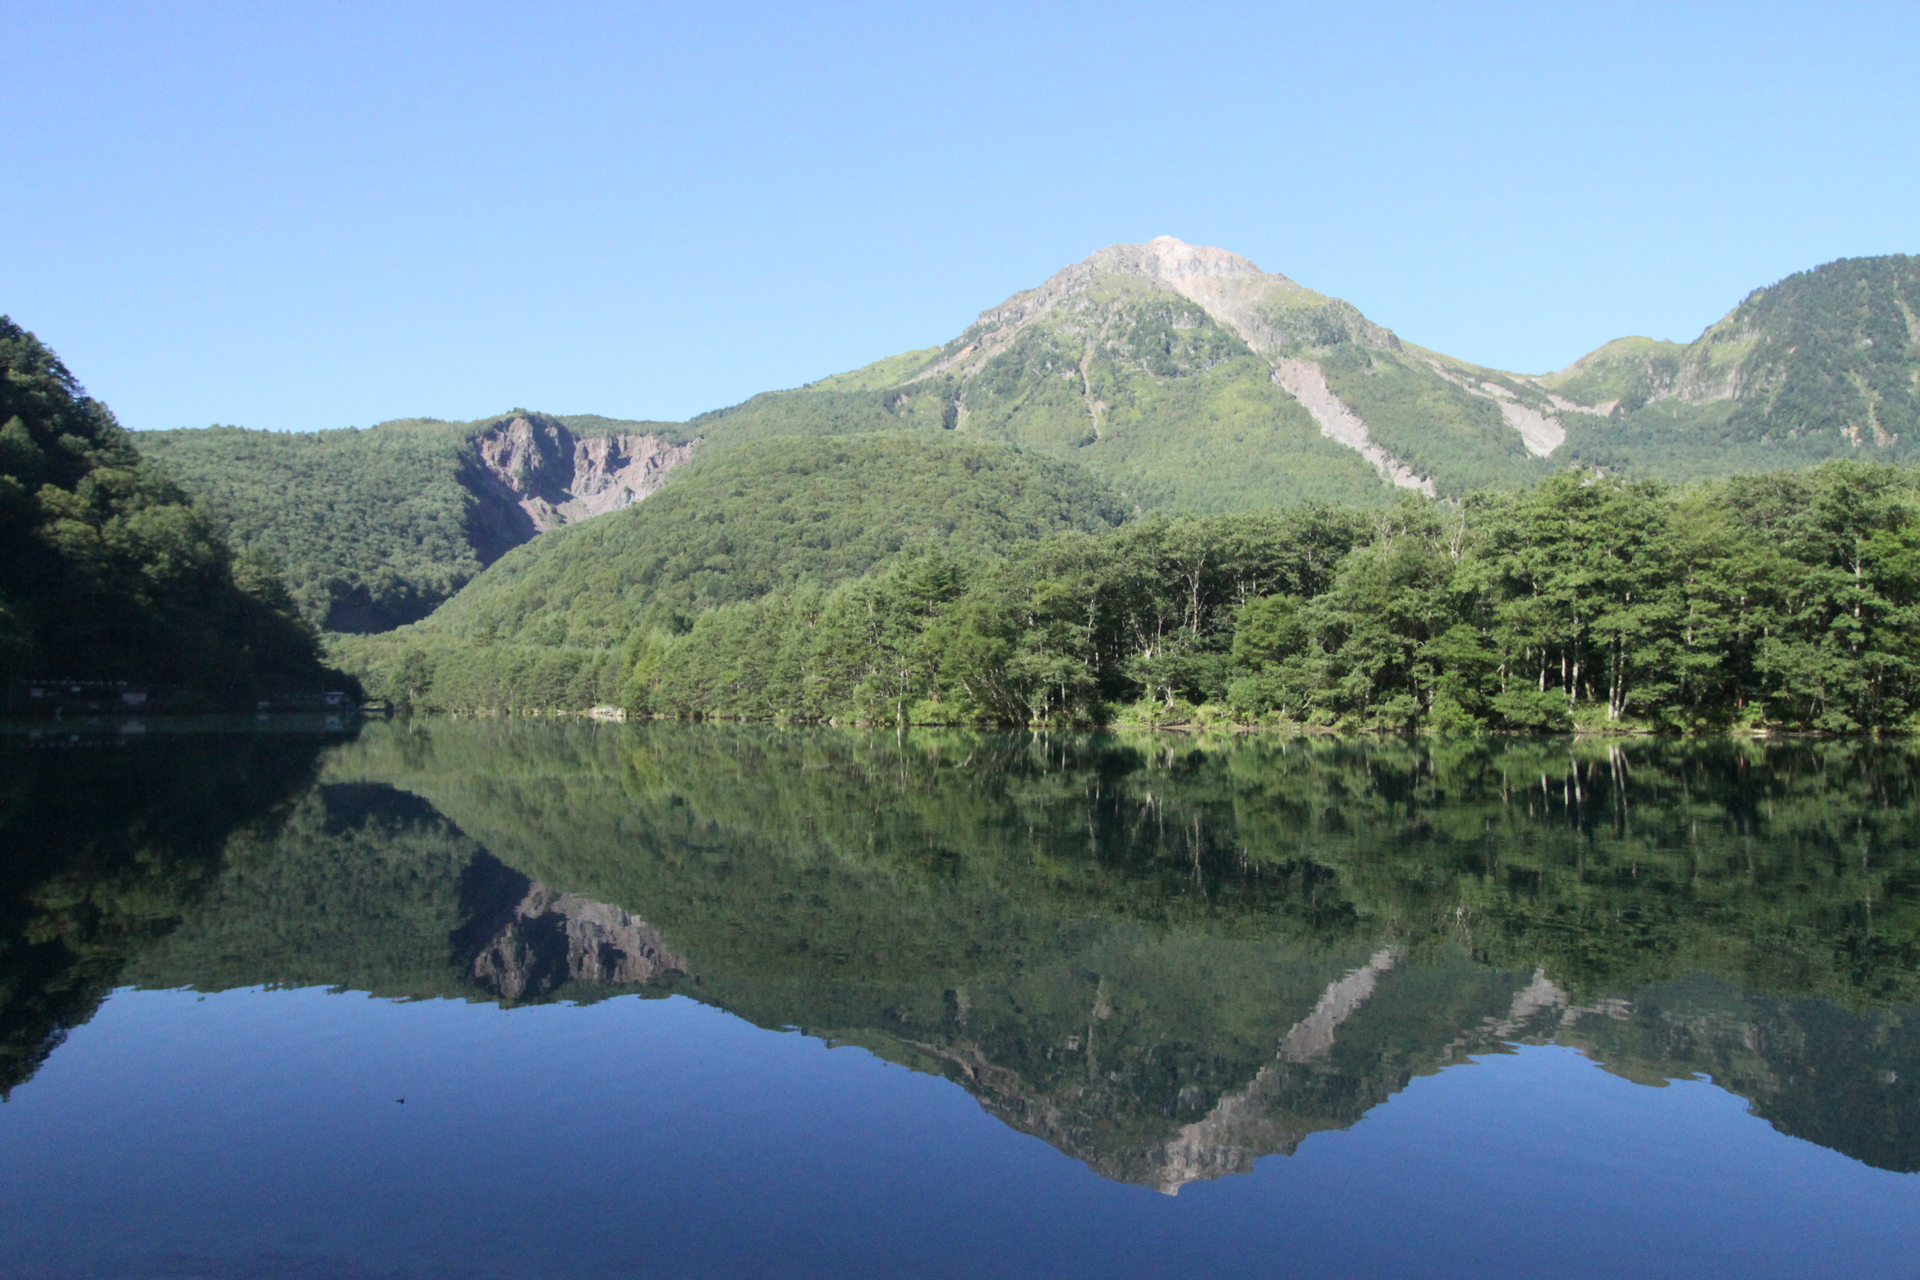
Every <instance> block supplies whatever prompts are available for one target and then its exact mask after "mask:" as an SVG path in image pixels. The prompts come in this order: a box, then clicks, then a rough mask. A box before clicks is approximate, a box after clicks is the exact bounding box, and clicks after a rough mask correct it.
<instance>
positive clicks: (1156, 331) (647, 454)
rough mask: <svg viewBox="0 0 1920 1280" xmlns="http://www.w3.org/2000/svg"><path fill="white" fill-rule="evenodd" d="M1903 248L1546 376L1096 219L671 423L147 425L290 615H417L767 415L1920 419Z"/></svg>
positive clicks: (875, 428)
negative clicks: (1074, 251) (277, 590)
mask: <svg viewBox="0 0 1920 1280" xmlns="http://www.w3.org/2000/svg"><path fill="white" fill-rule="evenodd" d="M1917 295H1920V259H1915V258H1912V257H1908V256H1905V255H1893V256H1888V257H1878V258H1856V259H1841V260H1839V261H1837V262H1832V263H1828V264H1826V265H1824V266H1821V267H1817V268H1814V269H1812V270H1810V271H1804V272H1800V273H1798V274H1796V275H1793V276H1789V277H1788V278H1786V279H1785V280H1782V281H1780V282H1779V283H1777V284H1775V285H1771V286H1768V287H1766V288H1762V289H1758V290H1755V291H1754V292H1753V293H1752V294H1750V295H1749V296H1748V297H1747V298H1746V299H1745V300H1744V301H1742V302H1741V303H1740V304H1739V306H1737V307H1736V308H1734V310H1733V311H1732V312H1730V313H1729V314H1728V315H1727V316H1726V317H1724V318H1723V319H1721V320H1720V321H1718V322H1716V323H1715V324H1713V325H1711V326H1709V327H1708V328H1707V330H1706V331H1705V332H1704V333H1702V334H1701V336H1700V337H1699V338H1697V339H1695V340H1694V341H1693V342H1691V343H1684V344H1683V343H1676V342H1664V341H1657V340H1655V339H1651V338H1637V337H1636V338H1622V339H1618V340H1616V341H1614V342H1610V343H1607V344H1606V345H1604V346H1602V347H1600V348H1598V349H1597V350H1595V351H1593V352H1590V353H1588V354H1587V355H1585V356H1582V357H1581V358H1580V359H1579V360H1577V361H1575V362H1574V363H1573V364H1571V365H1569V366H1568V367H1567V368H1565V369H1562V370H1560V371H1558V372H1555V373H1549V374H1542V375H1527V374H1517V373H1510V372H1505V371H1502V370H1498V369H1492V368H1488V367H1485V366H1481V365H1476V364H1472V363H1470V362H1467V361H1464V360H1460V359H1456V358H1454V357H1452V356H1448V355H1445V354H1442V353H1440V352H1437V351H1432V350H1428V349H1426V348H1423V347H1420V346H1417V345H1415V344H1413V343H1410V342H1407V341H1405V340H1403V339H1401V338H1400V337H1399V336H1398V335H1396V334H1395V333H1393V332H1392V331H1391V330H1389V329H1387V328H1385V327H1383V326H1381V325H1379V324H1377V323H1375V322H1373V321H1372V320H1369V319H1368V318H1367V317H1366V316H1365V315H1364V314H1363V313H1362V312H1361V311H1360V310H1359V308H1357V307H1355V306H1354V305H1353V304H1351V303H1349V302H1346V301H1343V300H1341V299H1338V298H1333V297H1329V296H1327V295H1325V294H1321V293H1317V292H1315V291H1314V290H1312V289H1309V288H1307V287H1305V286H1303V285H1301V284H1298V283H1296V282H1295V281H1293V280H1291V279H1289V278H1287V277H1286V276H1283V275H1278V274H1273V273H1269V272H1265V271H1262V270H1261V269H1260V268H1259V267H1258V266H1256V265H1255V264H1254V263H1252V262H1251V261H1249V260H1247V259H1246V258H1243V257H1240V256H1238V255H1236V254H1233V253H1230V252H1227V251H1226V250H1223V249H1218V248H1209V247H1204V246H1195V245H1189V244H1186V243H1184V242H1182V241H1179V240H1176V239H1174V238H1172V237H1170V236H1160V237H1157V238H1156V239H1153V240H1150V241H1148V242H1147V243H1145V244H1137V245H1129V244H1122V245H1112V246H1109V247H1107V248H1105V249H1101V250H1099V251H1098V252H1096V253H1093V254H1091V255H1089V256H1088V257H1087V258H1086V259H1084V260H1082V261H1081V262H1078V263H1074V264H1072V265H1070V266H1067V267H1064V268H1062V269H1061V270H1060V271H1058V272H1056V273H1055V274H1054V275H1053V276H1051V277H1049V278H1048V279H1047V280H1046V281H1044V282H1042V283H1041V284H1039V285H1038V286H1036V287H1034V288H1031V289H1026V290H1023V291H1021V292H1019V293H1016V294H1014V295H1013V296H1012V297H1010V298H1008V299H1006V300H1005V301H1003V302H1001V303H1000V304H998V305H997V306H994V307H990V308H988V309H987V310H985V311H983V312H981V313H980V315H979V317H978V318H977V319H976V320H975V321H974V322H973V323H972V324H971V325H969V326H968V327H967V328H966V330H964V331H963V332H962V333H961V334H959V335H958V336H956V337H955V338H953V339H952V340H951V341H949V342H947V343H945V344H944V345H942V346H939V347H932V348H926V349H923V350H917V351H908V352H903V353H901V354H899V355H896V356H890V357H888V358H886V359H883V360H879V361H876V362H874V363H873V364H870V365H867V366H865V367H864V368H861V369H856V370H852V371H850V372H847V373H841V374H836V375H833V376H831V377H827V378H824V379H821V380H820V381H818V382H814V383H810V384H808V385H806V386H804V387H799V388H795V389H792V390H786V391H773V392H766V393H763V394H761V395H757V396H754V397H752V398H751V399H748V400H746V401H744V402H742V403H740V404H737V405H733V406H731V407H728V408H725V409H720V410H715V411H713V412H711V413H706V414H702V415H700V416H698V417H696V418H693V419H691V420H690V421H688V422H685V423H662V422H629V421H624V420H616V419H606V418H600V417H596V416H592V415H579V416H572V417H564V416H562V417H555V416H551V415H546V414H540V413H531V412H528V411H525V410H514V411H512V412H510V413H506V414H501V415H497V416H495V417H492V418H487V419H480V420H477V421H475V422H471V423H444V422H437V421H434V420H430V419H406V420H397V421H394V422H389V423H383V424H380V425H379V426H377V427H374V428H371V429H369V430H365V431H357V432H321V433H316V434H314V435H289V434H281V433H271V432H242V431H239V430H238V429H235V428H206V429H203V430H198V431H169V432H148V433H141V434H140V435H139V437H138V441H139V445H140V448H141V449H142V451H143V452H145V453H147V454H148V455H149V456H151V457H154V458H155V459H156V460H158V461H160V462H162V463H163V464H164V465H166V466H167V467H168V469H169V470H170V471H172V472H173V473H174V474H175V475H176V476H177V477H178V478H179V481H180V483H181V484H182V486H183V487H184V488H185V489H186V490H187V491H188V492H189V493H190V494H192V495H193V496H195V497H196V498H200V499H202V500H204V501H207V502H208V503H210V504H211V506H212V508H213V509H214V511H215V512H216V513H217V514H219V515H221V516H222V517H223V518H224V519H225V520H226V521H227V523H228V528H229V533H230V534H231V536H233V538H234V540H235V541H236V542H237V543H239V544H240V545H242V546H245V547H248V548H251V549H255V550H260V551H264V552H265V553H266V554H268V555H269V556H271V557H272V558H274V559H275V560H276V561H278V562H279V563H280V564H281V565H282V567H283V569H284V570H285V572H286V574H287V577H288V579H289V582H290V584H291V585H292V588H293V591H294V594H295V597H296V599H297V600H298V601H299V603H300V605H301V606H302V608H303V610H304V611H305V612H306V614H307V616H308V617H309V618H311V619H312V620H313V621H315V622H316V623H319V624H320V625H323V626H325V627H327V628H329V629H332V630H343V631H379V630H385V629H389V628H391V627H394V626H398V625H401V624H404V623H406V622H410V621H414V620H417V619H419V618H422V617H424V616H426V614H427V613H429V612H431V611H432V610H433V609H434V608H436V607H437V606H438V605H439V604H440V603H442V602H444V601H445V600H447V599H448V598H450V597H451V596H452V594H453V593H454V592H456V591H457V590H459V589H460V587H461V586H462V585H464V583H465V582H467V581H468V580H469V579H471V578H473V577H474V576H475V575H476V574H478V573H479V572H480V570H481V569H483V568H485V567H486V566H487V565H488V564H491V563H492V562H493V561H494V560H496V559H498V558H499V556H500V555H502V554H504V553H505V551H507V550H509V549H511V548H512V547H514V546H517V545H519V544H521V543H523V542H525V541H527V540H528V539H530V538H532V537H534V536H535V535H536V534H538V533H541V532H544V531H547V530H550V529H553V528H556V527H559V526H560V525H562V524H566V523H573V522H577V521H579V520H582V519H587V518H591V517H594V516H596V515H600V514H605V513H607V512H611V511H615V510H619V509H620V508H622V507H624V506H627V505H630V504H631V503H633V502H637V501H640V500H641V499H643V498H645V497H646V496H647V495H648V494H650V493H652V492H653V491H654V490H655V489H657V488H658V487H659V485H660V484H661V483H662V482H664V481H665V480H666V479H667V477H668V475H669V473H670V472H671V471H672V470H674V469H675V468H676V467H678V466H679V465H681V464H682V463H684V462H686V461H688V460H690V459H692V458H694V457H696V456H711V455H715V454H719V453H724V452H729V451H731V450H733V449H735V448H738V447H741V446H744V445H749V444H754V443H756V442H761V441H769V440H780V439H792V438H797V437H819V436H839V435H850V434H871V433H881V432H902V431H905V432H932V433H951V434H952V435H954V436H956V437H964V438H968V439H971V440H975V441H979V442H983V443H984V442H991V443H996V444H1001V445H1006V446H1011V447H1013V448H1016V449H1020V450H1024V451H1029V452H1034V453H1039V454H1043V455H1051V456H1053V457H1056V458H1060V459H1064V460H1068V461H1071V462H1072V463H1074V464H1076V465H1078V466H1080V467H1082V468H1084V469H1086V470H1087V471H1088V472H1091V473H1092V475H1093V477H1095V478H1097V479H1098V480H1099V481H1103V482H1105V483H1106V484H1108V485H1110V486H1112V488H1113V489H1114V490H1115V491H1116V492H1117V493H1118V494H1119V495H1120V496H1121V498H1122V499H1123V501H1125V502H1126V504H1127V505H1128V506H1129V507H1131V508H1132V509H1133V510H1135V511H1138V512H1147V511H1164V512H1168V513H1206V512H1227V511H1236V510H1260V509H1269V508H1276V507H1282V506H1287V505H1291V504H1294V503H1298V502H1302V501H1330V502H1340V503H1349V504H1357V505H1370V504H1376V503H1379V502H1382V501H1386V500H1389V499H1391V497H1392V495H1393V494H1394V493H1395V492H1396V490H1400V489H1409V490H1415V491H1418V492H1422V493H1426V494H1429V495H1432V496H1436V497H1443V498H1459V497H1462V496H1464V495H1465V494H1467V493H1469V492H1472V491H1474V490H1476V489H1484V488H1510V487H1516V486H1525V485H1528V484H1531V483H1533V482H1535V481H1537V480H1539V479H1540V478H1542V477H1544V476H1546V475H1548V474H1550V473H1551V472H1553V471H1555V470H1557V469H1559V468H1561V467H1564V466H1568V465H1580V466H1594V467H1600V468H1602V469H1605V470H1608V471H1611V472H1616V473H1626V474H1629V475H1645V476H1653V477H1658V478H1664V479H1671V480H1682V479H1690V478H1706V477H1714V476H1723V475H1727V474H1731V473H1732V472H1735V471H1741V470H1771V469H1778V468H1782V467H1796V466H1802V465H1809V464H1812V463H1816V462H1819V461H1821V460H1823V459H1825V458H1829V457H1835V456H1857V457H1870V458H1876V459H1883V460H1888V461H1898V460H1906V459H1909V458H1911V457H1913V456H1915V454H1914V451H1915V449H1916V445H1917V443H1920V349H1917V348H1920V322H1917V321H1916V318H1915V316H1916V309H1917V308H1920V296H1917Z"/></svg>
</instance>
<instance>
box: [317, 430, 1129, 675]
mask: <svg viewBox="0 0 1920 1280" xmlns="http://www.w3.org/2000/svg"><path fill="white" fill-rule="evenodd" d="M1124 514H1125V513H1124V511H1123V508H1122V507H1121V505H1120V503H1119V501H1118V500H1117V499H1116V498H1115V497H1114V496H1113V494H1112V492H1111V491H1110V490H1108V489H1107V488H1106V487H1105V486H1104V485H1102V484H1101V483H1100V482H1099V481H1097V480H1095V479H1093V478H1092V477H1091V476H1089V475H1087V474H1086V473H1085V472H1084V471H1082V470H1081V469H1079V468H1077V467H1075V466H1073V465H1072V464H1070V463H1065V462H1057V461H1053V460H1051V459H1046V458H1037V457H1034V456H1032V455H1030V454H1024V453H1020V452H1018V451H1015V450H1010V449H1005V448H1001V447H998V446H994V445H981V444H976V443H969V442H965V441H958V440H954V439H952V438H950V437H947V436H944V435H933V436H928V435H919V434H911V433H896V434H891V435H876V436H849V437H836V438H832V439H788V440H779V441H768V442H765V443H762V444H752V445H743V446H741V447H739V448H737V449H735V450H732V451H730V452H727V453H723V454H720V455H717V456H713V457H709V458H706V459H703V460H701V461H699V462H696V463H694V464H692V465H690V466H688V467H686V468H684V469H683V470H681V471H680V472H678V473H676V475H675V476H674V479H673V481H672V483H670V484H669V485H667V486H666V487H665V488H664V489H662V490H661V491H660V492H659V493H658V494H656V495H654V496H653V497H651V498H649V499H647V501H645V502H644V503H641V504H639V505H638V506H635V507H633V508H631V509H629V510H626V511H620V512H615V513H614V514H612V515H608V516H603V517H600V518H598V519H596V520H593V521H590V522H588V523H585V524H582V525H579V526H577V527H574V528H568V529H562V530H558V531H556V532H554V533H550V534H545V535H542V536H541V537H540V538H538V539H536V540H535V541H533V542H531V543H528V544H527V545H525V546H522V547H519V548H517V549H515V550H514V551H513V552H511V553H510V554H508V555H506V556H504V557H502V558H501V559H500V560H499V561H498V562H497V563H496V564H494V565H493V566H491V567H490V568H489V569H488V570H487V571H486V572H485V573H484V574H482V575H481V576H480V577H479V578H477V579H475V580H474V582H473V583H472V584H471V585H469V586H468V587H467V589H466V590H465V591H463V592H462V593H461V594H460V595H459V596H458V597H456V598H455V599H454V600H452V601H451V602H449V603H448V604H447V605H446V606H444V607H443V608H442V609H440V610H439V611H438V612H437V613H435V614H434V616H433V617H432V618H430V619H429V620H427V621H426V622H424V623H421V624H419V625H417V626H413V627H407V628H403V629H401V630H399V631H397V632H393V633H390V634H387V635H380V636H367V637H351V638H349V637H337V638H336V639H335V641H334V652H335V655H336V657H337V658H338V659H339V660H340V661H342V662H344V663H346V664H348V665H349V666H351V667H352V668H353V669H355V670H361V671H377V672H382V673H383V676H382V679H383V681H384V683H383V684H382V690H383V696H387V697H390V698H393V699H394V700H396V701H398V702H400V703H403V704H406V705H412V706H419V707H422V708H426V707H445V708H459V709H477V708H486V709H509V708H511V709H531V708H567V707H571V708H574V709H585V708H587V707H590V706H594V705H597V704H600V703H605V702H608V701H611V700H612V698H613V694H612V692H611V691H612V690H615V689H617V687H618V686H619V683H620V681H621V680H622V679H623V673H622V671H621V661H622V659H621V657H620V655H621V653H622V651H623V650H624V648H625V647H626V646H627V645H628V644H629V642H630V641H631V640H632V638H633V637H634V636H636V635H649V634H652V633H653V632H655V631H659V632H660V633H662V634H668V635H674V634H684V633H685V632H687V631H688V629H689V628H691V627H692V626H693V625H694V621H695V619H697V618H698V617H700V616H702V615H703V614H705V613H707V612H710V611H712V610H713V609H715V608H717V607H719V606H723V605H726V604H729V603H732V602H736V601H743V600H750V599H755V598H758V597H760V596H763V595H765V594H766V593H768V592H770V591H777V590H782V589H794V588H800V587H805V586H811V587H816V588H818V587H822V586H831V585H833V584H835V583H839V582H843V581H847V580H849V579H853V578H857V577H859V576H861V575H863V574H865V573H867V572H869V571H871V570H873V569H875V568H877V567H878V566H880V565H882V564H884V563H888V562H890V561H892V560H894V559H897V558H898V557H900V556H901V555H902V554H903V553H913V552H916V551H921V552H926V553H929V554H937V555H952V556H964V557H969V558H977V557H981V556H988V555H992V554H994V553H995V549H997V548H1002V547H1009V546H1020V545H1026V544H1029V543H1033V542H1036V541H1038V540H1040V539H1043V538H1045V537H1047V536H1048V535H1051V534H1054V533H1058V532H1061V531H1090V530H1095V529H1107V528H1112V527H1113V526H1115V525H1117V524H1119V523H1120V521H1121V520H1122V518H1123V516H1124ZM429 684H430V685H431V688H432V690H435V691H437V692H431V693H429V692H427V690H428V686H429ZM415 690H419V691H421V693H422V694H423V695H424V696H421V697H415V695H414V691H415Z"/></svg>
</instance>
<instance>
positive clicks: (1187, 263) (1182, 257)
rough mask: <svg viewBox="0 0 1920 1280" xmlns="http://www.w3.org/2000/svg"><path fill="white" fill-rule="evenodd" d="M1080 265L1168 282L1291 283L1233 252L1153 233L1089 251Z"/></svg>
mask: <svg viewBox="0 0 1920 1280" xmlns="http://www.w3.org/2000/svg"><path fill="white" fill-rule="evenodd" d="M1084 265H1085V266H1088V267H1092V268H1094V269H1095V270H1108V271H1111V270H1115V269H1119V270H1122V271H1124V272H1126V274H1129V275H1135V274H1138V275H1147V276H1151V277H1152V278H1154V279H1156V280H1161V281H1164V282H1166V283H1168V284H1175V282H1177V281H1180V280H1186V279H1192V278H1194V277H1212V278H1216V279H1227V280H1260V281H1265V280H1268V279H1269V278H1271V279H1274V280H1280V281H1285V283H1287V284H1292V283H1293V282H1292V281H1291V280H1287V279H1286V277H1285V276H1275V277H1269V276H1268V274H1267V273H1266V272H1264V271H1262V270H1261V269H1260V268H1259V267H1256V266H1255V265H1254V264H1253V263H1252V262H1249V261H1248V260H1247V259H1245V258H1243V257H1241V256H1240V255H1239V254H1237V253H1229V252H1228V251H1227V250H1225V249H1215V248H1211V247H1209V246H1206V245H1195V244H1188V243H1187V242H1186V241H1184V240H1179V239H1175V238H1174V237H1173V236H1155V237H1154V238H1153V239H1151V240H1149V241H1147V242H1146V243H1145V244H1115V245H1108V246H1107V247H1106V248H1104V249H1101V250H1099V251H1098V252H1096V253H1093V254H1090V255H1089V256H1088V257H1087V259H1086V261H1085V263H1084ZM1176 287H1177V286H1176Z"/></svg>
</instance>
